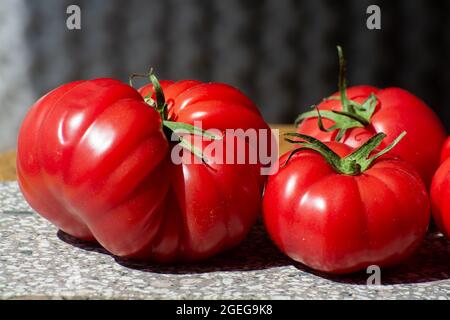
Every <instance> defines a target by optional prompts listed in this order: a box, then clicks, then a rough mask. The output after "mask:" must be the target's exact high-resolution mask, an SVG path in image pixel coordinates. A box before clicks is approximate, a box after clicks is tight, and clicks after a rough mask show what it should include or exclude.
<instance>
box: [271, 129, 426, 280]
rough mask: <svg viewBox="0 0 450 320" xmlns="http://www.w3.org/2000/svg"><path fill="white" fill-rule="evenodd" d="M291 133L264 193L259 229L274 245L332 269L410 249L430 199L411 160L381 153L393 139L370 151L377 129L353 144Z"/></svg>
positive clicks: (421, 231) (389, 260) (393, 257)
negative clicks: (288, 148) (292, 140)
mask: <svg viewBox="0 0 450 320" xmlns="http://www.w3.org/2000/svg"><path fill="white" fill-rule="evenodd" d="M297 135H298V134H297ZM298 136H299V137H300V138H301V141H303V142H301V144H300V147H301V148H300V149H297V150H296V151H295V152H294V153H286V154H285V155H283V156H282V157H281V158H280V160H279V163H280V164H281V168H280V170H279V171H278V172H277V173H276V174H275V175H273V176H270V177H269V179H268V181H267V185H266V189H265V193H264V198H263V217H264V222H265V225H266V229H267V231H268V233H269V235H270V237H271V238H272V240H273V241H274V242H275V244H276V245H277V246H278V247H279V249H280V250H281V251H282V252H284V253H285V254H286V255H287V256H289V257H290V258H292V259H294V260H296V261H298V262H301V263H303V264H305V265H307V266H309V267H311V268H313V269H316V270H319V271H323V272H329V273H338V274H339V273H350V272H355V271H358V270H364V269H365V268H367V267H368V266H369V265H373V264H376V265H378V266H380V267H385V266H390V265H393V264H396V263H399V262H400V261H402V260H404V259H405V258H406V257H407V256H409V255H410V254H411V253H412V252H413V250H414V249H415V248H416V247H417V246H418V244H419V243H420V241H421V240H422V238H423V237H424V235H425V233H426V230H427V226H428V221H429V200H428V196H427V192H426V188H425V185H424V183H423V181H422V179H421V178H420V176H419V175H418V173H417V172H416V171H415V170H414V169H413V168H412V166H410V165H409V164H408V163H407V162H405V161H404V160H402V159H401V158H399V157H396V156H394V155H393V154H392V153H387V154H386V153H385V152H387V151H388V150H389V148H392V147H393V144H391V145H390V146H389V148H387V149H384V150H383V151H382V152H381V154H376V155H373V152H372V150H373V148H374V147H376V146H377V145H379V144H380V142H381V139H382V138H383V137H384V134H382V133H380V134H377V135H376V136H374V137H373V138H371V139H370V140H369V141H368V143H369V144H364V145H363V146H362V147H361V148H359V149H357V150H355V149H353V148H352V147H350V146H348V145H345V144H343V143H338V142H327V143H326V145H324V144H323V143H321V142H320V141H318V140H316V139H314V138H312V137H308V136H304V135H298ZM396 142H398V140H395V141H394V144H395V143H396ZM369 153H371V154H372V155H373V156H371V158H368V159H369V160H367V159H366V157H367V156H368V155H369ZM383 153H384V154H383ZM288 159H289V160H288ZM286 161H287V162H286ZM283 164H285V165H283Z"/></svg>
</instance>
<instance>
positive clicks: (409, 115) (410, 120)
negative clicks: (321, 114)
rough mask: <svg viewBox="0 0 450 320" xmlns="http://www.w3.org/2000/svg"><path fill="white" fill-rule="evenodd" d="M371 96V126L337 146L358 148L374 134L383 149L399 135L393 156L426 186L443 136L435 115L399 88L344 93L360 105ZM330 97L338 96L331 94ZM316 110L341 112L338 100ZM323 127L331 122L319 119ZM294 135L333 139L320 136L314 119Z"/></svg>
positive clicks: (361, 88)
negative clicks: (410, 167) (373, 106)
mask: <svg viewBox="0 0 450 320" xmlns="http://www.w3.org/2000/svg"><path fill="white" fill-rule="evenodd" d="M371 93H374V94H375V95H376V97H377V99H378V105H377V107H376V111H375V113H374V114H373V116H372V118H371V124H370V125H369V126H367V127H365V128H353V129H350V130H348V131H347V132H346V135H345V136H344V137H343V139H342V141H341V142H344V143H346V144H348V145H350V146H352V147H358V146H360V145H361V144H363V143H364V142H365V141H367V140H368V138H370V137H371V136H373V135H374V134H375V133H378V132H384V133H386V134H387V138H386V139H385V140H384V141H383V145H382V147H383V146H386V145H388V144H390V143H391V142H392V141H393V140H394V139H395V137H397V136H398V135H399V134H400V133H401V132H402V131H406V132H407V135H406V136H405V138H404V139H403V140H402V141H401V142H400V143H399V144H398V146H397V147H396V148H395V153H396V154H397V155H399V156H400V157H402V158H403V159H404V160H406V161H408V162H409V163H411V164H412V165H413V167H414V168H415V169H416V170H417V172H418V173H419V174H420V176H421V177H422V178H423V180H424V182H425V184H426V185H427V186H429V185H430V182H431V178H432V177H433V174H434V172H435V170H436V169H437V167H438V165H439V159H440V152H441V148H442V145H443V143H444V140H445V139H446V136H447V135H446V132H445V128H444V126H443V124H442V123H441V121H440V120H439V118H438V117H437V115H436V114H435V113H434V112H433V110H432V109H430V108H429V107H428V106H427V105H426V104H425V103H424V102H423V101H421V100H420V99H419V98H417V97H415V96H414V95H412V94H411V93H409V92H408V91H406V90H403V89H400V88H386V89H378V88H375V87H371V86H354V87H351V88H348V89H347V95H348V98H349V99H351V100H355V101H357V102H359V103H362V102H364V101H365V100H366V99H367V98H368V97H369V95H370V94H371ZM333 96H338V94H337V93H335V94H334V95H333ZM317 107H318V109H319V110H342V105H341V102H340V101H339V100H325V101H323V102H322V103H320V104H319V105H318V106H317ZM323 122H324V125H325V127H327V128H328V127H330V126H331V125H332V124H333V122H332V121H331V120H329V119H323ZM297 131H298V132H299V133H303V134H306V135H310V136H313V137H316V138H318V139H320V140H322V141H332V140H334V138H335V137H336V135H337V130H335V131H333V132H323V131H321V130H320V129H319V127H318V126H317V118H309V119H306V120H305V121H303V122H302V123H301V124H300V125H299V127H298V129H297Z"/></svg>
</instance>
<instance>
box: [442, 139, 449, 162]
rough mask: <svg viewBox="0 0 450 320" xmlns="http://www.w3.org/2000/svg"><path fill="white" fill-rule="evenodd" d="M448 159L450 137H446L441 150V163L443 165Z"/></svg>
mask: <svg viewBox="0 0 450 320" xmlns="http://www.w3.org/2000/svg"><path fill="white" fill-rule="evenodd" d="M449 157H450V137H447V139H446V140H445V142H444V145H443V146H442V150H441V163H443V162H444V161H445V160H447V159H448V158H449Z"/></svg>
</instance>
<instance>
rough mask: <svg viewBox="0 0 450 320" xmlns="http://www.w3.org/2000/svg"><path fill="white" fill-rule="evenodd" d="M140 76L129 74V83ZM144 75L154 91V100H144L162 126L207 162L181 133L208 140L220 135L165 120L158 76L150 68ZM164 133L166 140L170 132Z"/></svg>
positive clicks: (182, 144) (163, 100)
mask: <svg viewBox="0 0 450 320" xmlns="http://www.w3.org/2000/svg"><path fill="white" fill-rule="evenodd" d="M140 76H142V75H141V74H133V75H131V76H130V83H131V81H132V79H133V77H140ZM145 76H147V77H148V79H149V80H150V82H151V83H152V85H153V92H154V93H155V101H153V99H151V97H150V96H148V97H146V98H145V99H144V100H145V102H147V104H148V105H149V106H150V107H152V108H154V109H155V110H156V111H157V112H158V113H159V114H160V116H161V119H162V126H163V128H166V129H168V130H169V132H173V133H175V134H176V136H177V137H178V143H179V144H180V146H182V147H183V148H184V149H186V150H188V151H189V152H191V153H193V154H194V155H196V156H198V157H199V158H201V159H202V161H203V162H205V163H207V162H208V161H207V160H208V159H206V157H205V156H204V155H203V152H202V151H201V150H200V149H199V148H197V147H196V146H194V145H193V144H191V143H190V142H189V141H188V140H186V139H185V138H184V137H183V134H192V135H198V136H202V137H205V138H207V139H208V140H220V139H222V136H218V135H214V134H211V133H210V132H208V131H205V130H202V129H201V128H199V127H195V126H193V125H191V124H188V123H183V122H176V121H169V120H167V118H168V115H167V103H166V98H165V96H164V91H163V89H162V87H161V84H160V83H159V80H158V78H157V77H156V76H155V75H154V74H153V70H150V72H149V73H148V74H147V75H145ZM166 134H167V135H168V137H167V138H168V140H170V138H169V136H171V134H170V133H168V132H166Z"/></svg>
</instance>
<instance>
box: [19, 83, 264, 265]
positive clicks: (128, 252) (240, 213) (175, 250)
mask: <svg viewBox="0 0 450 320" xmlns="http://www.w3.org/2000/svg"><path fill="white" fill-rule="evenodd" d="M161 86H162V87H163V91H164V94H165V97H166V102H167V111H168V119H169V120H171V121H177V122H185V123H188V124H193V122H194V121H195V120H200V121H202V125H203V129H205V130H206V129H209V128H216V129H219V130H225V129H227V128H243V129H246V128H255V129H267V130H268V129H269V127H268V125H267V124H266V123H265V122H264V120H263V118H262V117H261V114H260V113H259V111H258V108H257V107H256V106H255V105H254V104H253V103H252V102H251V101H250V100H249V99H248V98H247V97H246V96H245V95H244V94H242V93H241V92H240V91H239V90H237V89H235V88H233V87H231V86H228V85H225V84H220V83H201V82H198V81H192V80H186V81H179V82H172V81H161ZM152 90H153V87H152V86H146V87H145V88H142V89H141V90H139V91H137V90H135V89H133V88H132V87H131V86H129V85H126V84H124V83H122V82H120V81H118V80H114V79H109V78H101V79H95V80H88V81H76V82H72V83H68V84H65V85H62V86H60V87H58V88H56V89H54V90H53V91H51V92H49V93H48V94H46V95H45V96H43V97H42V98H41V99H39V100H38V101H37V102H36V103H35V104H34V105H33V106H32V108H31V109H30V110H29V112H28V113H27V115H26V118H25V119H24V121H23V124H22V126H21V128H20V133H19V138H18V155H17V175H18V181H19V185H20V188H21V190H22V192H23V194H24V196H25V199H26V200H27V201H28V203H29V204H30V205H31V207H32V208H33V209H35V210H36V211H37V212H38V213H39V214H41V215H42V216H43V217H45V218H46V219H48V220H49V221H51V222H52V223H53V224H54V225H56V226H57V227H58V228H60V229H61V230H63V231H64V232H66V233H68V234H70V235H72V236H74V237H77V238H80V239H84V240H91V241H98V242H99V243H100V244H101V245H102V246H103V247H104V248H106V249H107V250H108V251H109V252H111V253H112V254H114V255H118V256H124V257H131V258H137V259H150V260H156V261H163V262H168V261H175V260H183V261H189V260H199V259H204V258H207V257H210V256H212V255H214V254H217V253H219V252H221V251H223V250H226V249H228V248H231V247H233V246H235V245H236V244H238V243H239V242H240V241H241V240H242V239H243V238H244V237H245V235H246V234H247V232H248V231H249V229H250V227H251V226H252V225H253V223H254V221H255V219H256V217H257V215H258V214H259V211H260V201H261V192H262V188H263V181H264V180H263V179H262V178H261V176H260V174H259V167H260V166H259V164H242V165H238V164H209V165H207V164H205V163H200V164H195V163H194V164H191V163H182V164H179V165H174V164H173V163H172V161H171V158H170V151H171V149H172V148H173V146H174V145H175V143H174V142H171V141H169V140H168V136H167V135H166V133H165V132H164V130H163V125H162V121H163V119H162V118H161V115H160V114H159V113H158V112H157V111H155V109H154V108H152V107H150V106H149V105H148V104H147V103H146V102H145V101H144V99H143V97H142V96H141V94H142V95H144V97H145V96H147V95H149V94H150V96H151V95H153V92H152ZM223 141H224V143H225V142H226V141H227V136H226V135H224V137H223ZM207 144H208V143H207V142H205V143H204V144H202V145H200V146H198V147H199V148H203V147H204V146H205V145H207Z"/></svg>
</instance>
